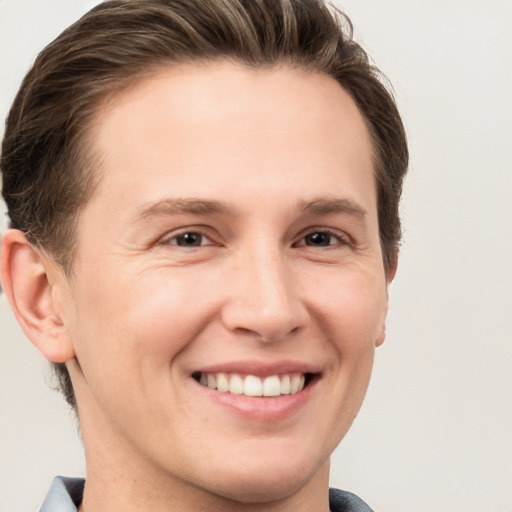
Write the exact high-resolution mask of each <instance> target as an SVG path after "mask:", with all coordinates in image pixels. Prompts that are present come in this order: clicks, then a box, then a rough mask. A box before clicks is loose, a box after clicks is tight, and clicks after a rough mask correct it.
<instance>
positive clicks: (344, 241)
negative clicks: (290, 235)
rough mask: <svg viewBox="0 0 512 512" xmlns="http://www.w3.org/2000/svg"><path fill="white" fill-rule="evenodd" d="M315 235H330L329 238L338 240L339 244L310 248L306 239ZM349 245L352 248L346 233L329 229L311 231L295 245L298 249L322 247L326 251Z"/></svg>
mask: <svg viewBox="0 0 512 512" xmlns="http://www.w3.org/2000/svg"><path fill="white" fill-rule="evenodd" d="M315 234H322V235H328V236H329V237H334V238H336V239H337V242H336V243H334V244H328V245H309V246H307V245H306V243H304V241H305V239H306V237H308V236H310V235H315ZM347 245H348V246H350V245H351V241H350V239H349V238H348V236H347V235H346V234H345V233H342V232H339V231H336V230H333V229H329V228H314V229H311V230H309V231H307V232H306V233H304V234H303V235H302V236H301V238H300V240H299V242H296V243H294V244H293V246H294V247H298V246H306V247H320V248H323V249H324V250H326V249H334V248H336V247H339V246H347Z"/></svg>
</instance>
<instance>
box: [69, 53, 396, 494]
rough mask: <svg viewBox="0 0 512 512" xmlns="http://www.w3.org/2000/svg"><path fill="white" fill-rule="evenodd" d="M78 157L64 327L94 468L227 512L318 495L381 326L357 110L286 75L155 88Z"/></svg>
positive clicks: (123, 101)
mask: <svg viewBox="0 0 512 512" xmlns="http://www.w3.org/2000/svg"><path fill="white" fill-rule="evenodd" d="M90 142H91V145H92V148H93V150H94V151H95V152H96V153H97V154H98V155H100V161H101V180H100V182H99V185H98V187H97V189H96V190H95V192H94V194H93V196H92V198H91V200H90V201H89V203H88V205H87V206H86V208H85V209H84V211H83V212H82V213H81V215H80V218H79V222H78V229H77V231H78V240H77V252H76V254H77V256H76V260H75V264H74V272H73V277H72V279H71V282H70V286H69V290H68V293H69V300H68V301H65V302H64V303H65V304H66V305H65V306H63V308H64V309H63V314H62V317H63V321H64V323H65V324H66V326H67V328H68V330H69V334H70V340H71V342H72V343H73V346H74V350H75V352H76V358H77V362H76V363H71V364H70V369H71V374H72V378H73V382H74V385H75V388H76V392H77V398H78V403H79V409H80V415H81V422H82V427H83V431H84V439H85V444H86V451H88V453H89V457H90V459H93V458H94V457H95V454H97V453H98V452H101V451H102V449H104V448H105V447H107V446H108V447H109V448H108V449H109V452H110V453H111V454H112V457H111V458H112V460H113V461H115V464H123V468H124V469H125V470H126V471H133V472H134V473H136V472H137V471H139V477H140V478H142V476H141V475H143V474H151V475H152V477H153V478H159V477H161V476H162V475H165V478H166V479H168V481H169V482H171V481H178V480H179V481H180V482H181V483H182V484H186V485H190V486H193V487H195V488H199V489H203V490H205V491H206V492H209V493H213V494H216V495H219V496H226V497H230V498H235V499H240V500H241V501H244V500H245V501H247V500H249V501H250V500H262V499H275V498H279V497H284V496H286V495H287V494H290V493H291V492H295V491H297V490H298V489H300V488H303V487H304V486H307V485H309V482H312V481H314V480H315V478H319V476H318V475H323V476H322V478H324V477H325V475H326V474H327V472H326V468H327V467H328V458H329V455H330V453H331V452H332V450H333V449H334V447H335V446H336V445H337V444H338V443H339V441H340V440H341V438H342V437H343V436H344V434H345V433H346V431H347V430H348V428H349V426H350V424H351V423H352V421H353V419H354V417H355V415H356V413H357V411H358V409H359V407H360V405H361V402H362V400H363V396H364V394H365V391H366V388H367V384H368V381H369V377H370V372H371V367H372V362H373V355H374V350H375V346H376V345H378V344H379V343H380V342H382V341H383V338H384V334H383V333H384V321H385V315H386V309H387V282H386V276H385V273H384V269H383V263H382V255H381V249H380V245H379V232H378V219H377V204H376V189H375V181H374V172H373V164H372V147H371V142H370V137H369V134H368V131H367V129H366V127H365V123H364V121H363V119H362V117H361V115H360V114H359V112H358V110H357V108H356V106H355V104H354V103H353V101H352V100H351V99H350V97H349V96H348V94H346V93H345V92H344V91H343V89H342V88H341V87H340V86H339V85H338V84H337V83H336V82H335V81H333V80H332V79H330V78H328V77H326V76H323V75H318V74H311V73H307V72H305V71H302V70H298V69H287V68H279V69H273V70H259V71H258V70H249V69H246V68H242V67H237V66H235V65H233V64H229V63H225V64H224V63H216V64H211V65H204V66H201V67H199V66H197V67H196V66H184V67H181V68H173V69H170V70H169V69H164V70H162V71H161V73H159V74H158V75H157V76H153V77H151V78H147V79H145V80H143V81H141V82H140V83H138V84H136V85H135V86H133V87H131V88H130V89H128V90H125V91H123V92H122V93H119V94H118V95H117V96H115V97H114V98H112V99H111V100H110V101H109V102H108V103H106V104H105V105H103V107H102V109H101V111H100V114H99V116H98V118H97V119H96V123H95V126H94V128H93V129H92V130H91V141H90ZM113 447H115V448H113ZM103 453H104V452H103ZM155 475H157V476H155Z"/></svg>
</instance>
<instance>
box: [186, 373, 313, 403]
mask: <svg viewBox="0 0 512 512" xmlns="http://www.w3.org/2000/svg"><path fill="white" fill-rule="evenodd" d="M194 378H195V379H196V380H197V381H198V382H199V383H200V384H201V385H203V386H206V387H208V388H210V389H215V390H217V391H218V392H219V393H231V394H233V395H244V396H249V397H276V396H281V395H294V394H295V393H298V392H299V391H302V390H303V389H304V387H305V386H306V385H307V383H308V381H309V374H305V373H289V374H283V375H269V376H268V377H264V378H260V377H257V376H256V375H240V374H237V373H225V372H216V373H206V372H197V373H196V374H194Z"/></svg>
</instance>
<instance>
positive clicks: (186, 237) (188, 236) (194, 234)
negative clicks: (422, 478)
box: [167, 231, 212, 247]
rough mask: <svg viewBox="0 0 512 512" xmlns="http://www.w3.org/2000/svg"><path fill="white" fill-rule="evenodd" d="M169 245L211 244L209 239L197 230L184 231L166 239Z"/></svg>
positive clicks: (193, 245) (194, 245)
mask: <svg viewBox="0 0 512 512" xmlns="http://www.w3.org/2000/svg"><path fill="white" fill-rule="evenodd" d="M167 243H168V244H170V245H177V246H179V247H200V246H202V245H211V244H212V242H211V240H210V239H209V238H208V237H207V236H206V235H204V234H203V233H199V232H198V231H187V232H186V233H180V234H179V235H175V236H173V237H172V238H169V239H168V241H167Z"/></svg>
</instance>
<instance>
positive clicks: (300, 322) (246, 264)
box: [221, 249, 309, 342]
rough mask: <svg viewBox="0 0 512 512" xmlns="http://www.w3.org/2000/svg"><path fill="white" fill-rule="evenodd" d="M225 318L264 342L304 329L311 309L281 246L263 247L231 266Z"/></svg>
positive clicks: (228, 324)
mask: <svg viewBox="0 0 512 512" xmlns="http://www.w3.org/2000/svg"><path fill="white" fill-rule="evenodd" d="M230 274H231V275H230V277H229V280H230V283H229V285H228V286H227V287H226V289H227V291H228V297H227V300H226V302H225V303H224V307H223V309H222V313H221V315H222V321H223V323H224V325H225V326H226V327H227V328H228V329H229V330H231V331H235V332H237V333H242V334H247V335H252V336H253V337H255V338H257V339H258V340H260V341H263V342H273V341H279V340H283V339H284V338H286V337H287V336H288V335H290V334H291V333H295V332H297V331H299V330H300V329H303V328H304V327H305V326H306V325H307V323H308V321H309V313H308V310H307V307H306V304H305V302H304V301H303V300H302V298H301V296H300V293H299V286H298V285H299V283H298V282H297V280H296V279H294V276H293V272H292V270H291V269H290V265H289V262H288V264H287V262H286V258H285V257H284V256H283V255H282V254H280V252H279V251H278V250H275V251H269V250H265V249H263V250H260V251H255V252H253V253H252V254H250V255H246V256H244V257H241V258H239V259H238V261H237V264H236V265H234V266H233V267H232V268H231V272H230Z"/></svg>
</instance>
